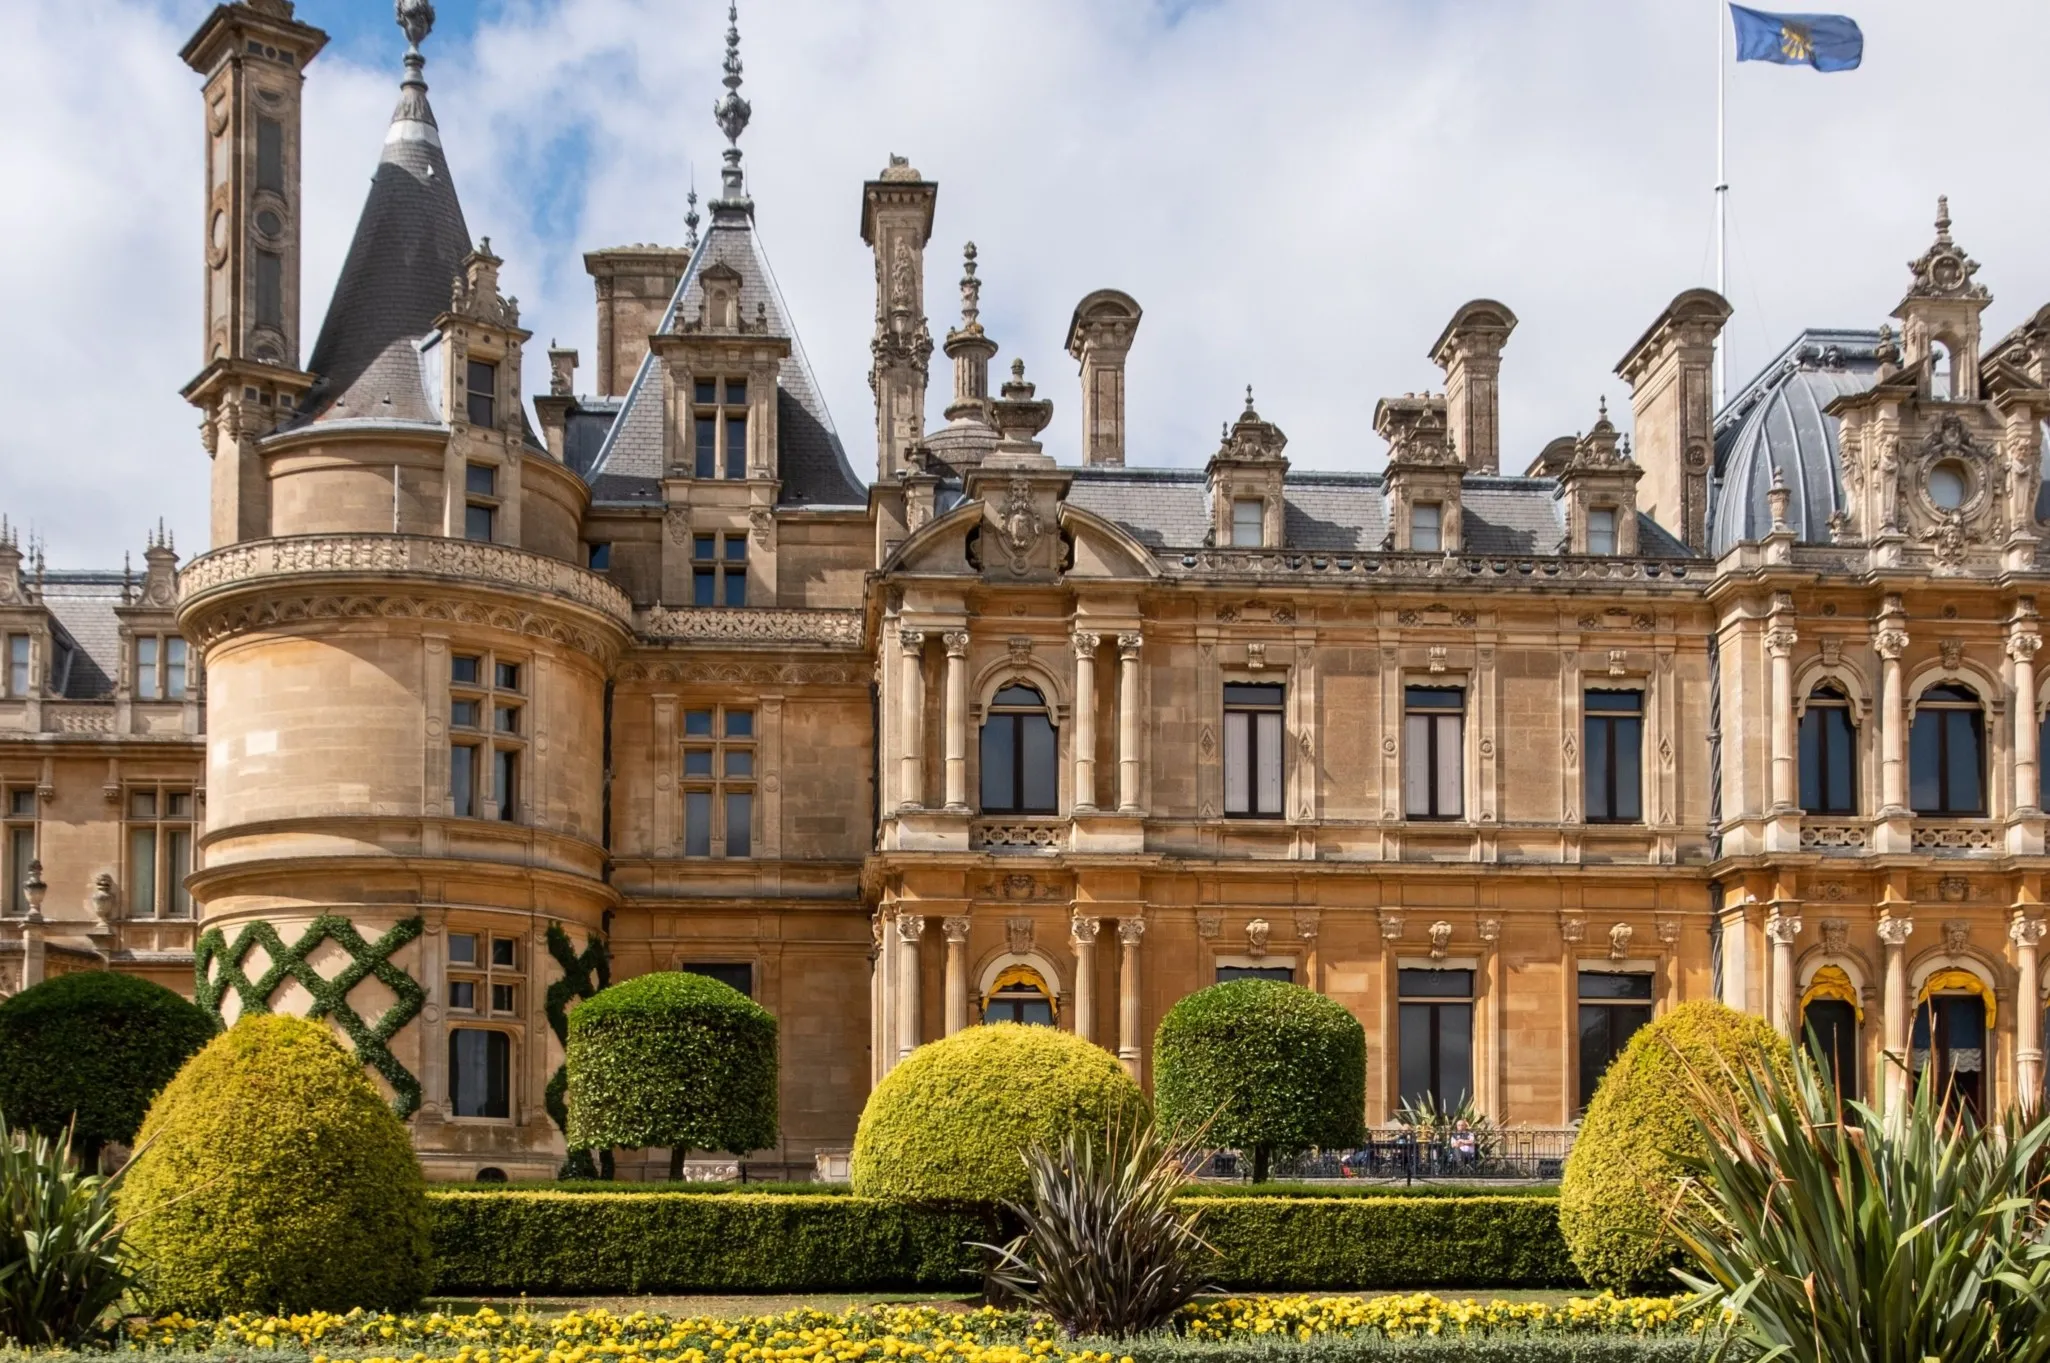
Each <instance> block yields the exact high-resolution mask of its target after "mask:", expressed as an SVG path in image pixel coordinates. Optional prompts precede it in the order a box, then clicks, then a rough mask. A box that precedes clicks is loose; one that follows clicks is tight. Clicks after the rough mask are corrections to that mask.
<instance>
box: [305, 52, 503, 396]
mask: <svg viewBox="0 0 2050 1363" xmlns="http://www.w3.org/2000/svg"><path fill="white" fill-rule="evenodd" d="M424 65H425V62H424V60H423V59H422V58H421V56H420V52H419V49H418V47H417V46H416V47H414V48H413V50H411V51H409V52H407V54H406V77H405V80H404V81H403V82H401V84H400V86H399V102H398V107H397V108H395V109H394V110H392V118H391V128H390V130H389V131H387V132H386V133H385V137H384V151H383V153H382V154H381V155H380V156H379V157H378V160H377V171H376V173H375V174H374V175H373V176H372V177H371V181H370V195H369V197H368V198H366V199H365V200H364V201H363V216H362V217H361V218H359V219H357V222H356V238H355V240H354V241H353V242H351V243H350V245H349V256H348V259H347V261H346V262H344V264H343V265H342V274H341V278H340V279H339V280H338V281H337V282H336V284H335V294H334V300H333V301H332V302H331V303H329V304H328V310H327V318H326V320H325V321H323V322H322V323H321V327H320V339H319V340H318V341H316V342H315V343H314V346H313V358H312V360H311V361H310V362H309V363H308V365H307V368H308V369H309V370H310V371H311V372H313V373H314V374H317V375H318V376H319V380H318V382H316V383H315V384H314V386H313V389H312V391H311V392H309V393H308V394H307V396H306V401H305V403H304V404H303V405H302V407H301V408H300V414H299V418H298V423H297V424H303V423H305V422H308V421H316V422H327V421H347V420H356V421H362V420H372V421H410V422H422V423H426V424H429V425H435V426H439V425H441V424H443V423H442V413H441V410H440V404H439V403H437V402H435V401H432V400H431V398H430V392H429V387H428V380H427V377H426V375H425V372H424V371H425V368H426V366H425V362H424V361H423V358H422V356H421V353H420V349H419V342H420V340H421V338H423V337H425V336H426V335H428V333H430V332H432V331H433V330H434V319H435V318H437V317H439V316H440V315H441V314H442V313H444V312H446V311H447V310H448V306H449V296H450V290H451V288H452V286H453V284H454V281H455V278H456V276H457V275H458V274H460V273H461V271H462V263H463V257H464V256H466V255H468V254H469V252H470V246H471V242H470V232H469V228H468V227H467V226H466V225H465V224H464V222H463V206H462V204H460V203H458V202H457V201H456V187H455V181H454V180H453V179H451V178H450V176H449V173H448V162H447V160H445V159H444V158H443V156H442V153H441V131H440V129H439V128H437V127H436V126H435V122H434V110H433V109H432V108H430V107H429V106H428V103H427V82H426V80H425V79H424V78H423V76H422V74H421V72H422V68H423V66H424Z"/></svg>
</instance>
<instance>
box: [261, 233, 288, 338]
mask: <svg viewBox="0 0 2050 1363" xmlns="http://www.w3.org/2000/svg"><path fill="white" fill-rule="evenodd" d="M256 324H257V325H258V326H260V327H282V326H283V325H284V324H285V258H284V257H283V256H281V255H279V254H278V253H277V252H276V251H258V252H257V253H256Z"/></svg>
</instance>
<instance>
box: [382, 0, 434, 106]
mask: <svg viewBox="0 0 2050 1363" xmlns="http://www.w3.org/2000/svg"><path fill="white" fill-rule="evenodd" d="M392 13H393V15H394V16H395V17H396V18H397V19H398V23H399V29H400V30H401V31H402V32H403V33H404V34H405V35H406V79H405V81H404V83H405V84H407V85H419V86H425V85H426V84H427V81H426V78H425V77H424V76H422V75H421V74H420V73H421V71H422V70H423V69H424V68H425V67H426V65H427V57H426V55H425V54H424V53H422V52H421V51H420V44H421V43H423V42H425V41H427V35H428V34H430V33H432V32H434V0H392Z"/></svg>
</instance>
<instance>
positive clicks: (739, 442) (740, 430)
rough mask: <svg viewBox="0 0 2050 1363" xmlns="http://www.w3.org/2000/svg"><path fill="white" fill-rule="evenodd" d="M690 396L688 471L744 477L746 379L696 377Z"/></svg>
mask: <svg viewBox="0 0 2050 1363" xmlns="http://www.w3.org/2000/svg"><path fill="white" fill-rule="evenodd" d="M691 397H692V399H693V407H694V409H693V411H692V413H691V440H692V449H691V472H692V474H693V475H694V476H696V477H699V478H720V477H724V478H732V479H740V478H745V477H747V380H746V379H698V380H696V381H695V382H694V383H693V384H692V387H691Z"/></svg>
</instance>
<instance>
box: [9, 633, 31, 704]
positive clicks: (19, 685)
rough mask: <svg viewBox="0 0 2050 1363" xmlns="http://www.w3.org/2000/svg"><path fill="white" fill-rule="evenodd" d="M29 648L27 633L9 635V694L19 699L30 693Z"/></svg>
mask: <svg viewBox="0 0 2050 1363" xmlns="http://www.w3.org/2000/svg"><path fill="white" fill-rule="evenodd" d="M28 650H29V637H28V636H27V635H26V634H10V635H8V636H7V694H8V695H10V696H12V697H14V698H15V699H17V700H19V699H21V698H22V697H24V696H26V695H28V693H29V669H28Z"/></svg>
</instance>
